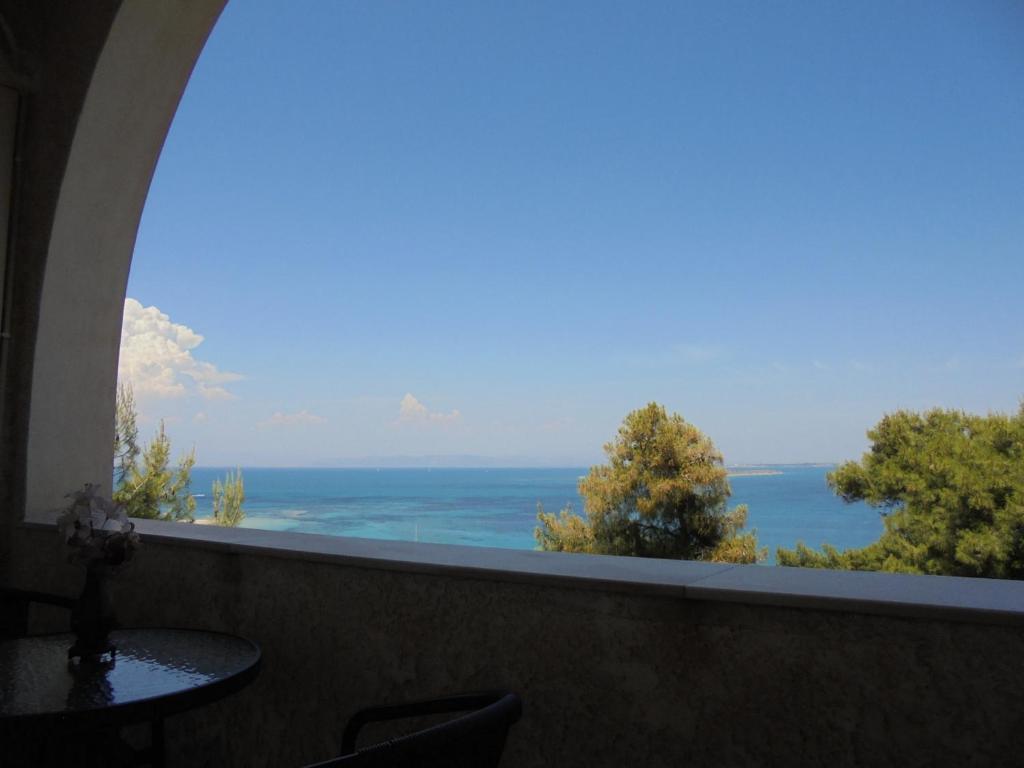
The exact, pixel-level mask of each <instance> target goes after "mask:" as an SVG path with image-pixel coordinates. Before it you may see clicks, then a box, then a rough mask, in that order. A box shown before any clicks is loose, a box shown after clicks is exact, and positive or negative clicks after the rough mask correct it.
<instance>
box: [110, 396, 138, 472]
mask: <svg viewBox="0 0 1024 768" xmlns="http://www.w3.org/2000/svg"><path fill="white" fill-rule="evenodd" d="M139 453H140V449H139V427H138V424H137V423H136V417H135V394H134V393H133V392H132V388H131V385H130V384H119V385H118V386H117V401H116V411H115V416H114V484H115V485H118V486H120V485H122V484H123V483H124V481H125V478H127V477H128V476H129V474H131V469H132V467H134V466H135V464H136V462H137V461H138V460H139Z"/></svg>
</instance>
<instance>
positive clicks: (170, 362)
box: [117, 299, 242, 400]
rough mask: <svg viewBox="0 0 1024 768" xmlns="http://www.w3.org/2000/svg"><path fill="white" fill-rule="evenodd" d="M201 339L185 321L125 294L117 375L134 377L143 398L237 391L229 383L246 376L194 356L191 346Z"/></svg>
mask: <svg viewBox="0 0 1024 768" xmlns="http://www.w3.org/2000/svg"><path fill="white" fill-rule="evenodd" d="M202 343H203V337H202V336H200V335H199V334H198V333H196V332H195V331H193V330H192V329H191V328H189V327H188V326H186V325H181V324H180V323H172V322H171V319H170V318H169V317H168V316H167V315H165V314H164V313H163V312H161V311H160V310H159V309H157V308H156V307H144V306H142V304H140V303H139V302H138V301H136V300H135V299H125V302H124V319H123V320H122V322H121V358H120V362H119V363H118V369H117V376H118V379H119V380H121V381H126V382H129V383H130V384H131V385H132V389H133V390H134V391H135V395H136V396H137V397H140V398H144V397H157V398H167V397H184V396H185V395H188V394H193V393H194V394H198V395H199V396H200V397H203V398H205V399H207V400H224V399H228V398H231V397H234V395H232V394H231V393H230V392H228V390H227V389H225V388H224V385H225V384H228V383H230V382H232V381H238V380H239V379H241V378H242V377H241V376H240V375H239V374H237V373H229V372H227V371H221V370H218V368H217V366H215V365H214V364H213V363H207V362H204V361H202V360H197V359H196V358H195V357H193V355H192V351H193V350H194V349H195V348H196V347H198V346H199V345H200V344H202Z"/></svg>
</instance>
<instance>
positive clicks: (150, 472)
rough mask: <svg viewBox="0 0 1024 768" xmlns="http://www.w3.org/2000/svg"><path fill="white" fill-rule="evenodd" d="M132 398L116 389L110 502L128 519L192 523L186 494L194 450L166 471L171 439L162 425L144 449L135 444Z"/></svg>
mask: <svg viewBox="0 0 1024 768" xmlns="http://www.w3.org/2000/svg"><path fill="white" fill-rule="evenodd" d="M136 421H137V420H136V410H135V398H134V396H133V394H132V391H131V388H130V387H129V386H127V385H122V386H121V387H119V388H118V396H117V406H116V409H115V425H114V434H115V438H114V461H115V467H114V476H115V478H114V479H115V484H116V486H117V487H116V489H115V490H114V501H116V502H118V503H119V504H123V505H124V507H125V509H126V511H127V512H128V516H129V517H143V518H150V519H156V520H183V521H186V522H192V521H193V520H195V510H196V500H195V499H194V498H193V496H192V494H191V493H190V492H189V485H190V483H191V478H192V467H193V465H194V464H195V462H196V457H195V450H192V451H189V452H188V453H187V454H185V456H183V457H182V458H181V460H180V461H179V462H178V466H177V467H176V468H174V469H172V468H170V457H171V440H170V438H169V437H167V433H166V431H165V430H164V423H163V422H162V421H161V422H160V428H159V429H158V430H157V433H156V436H155V437H154V438H153V440H152V442H150V443H149V445H147V446H145V448H140V447H139V444H138V434H139V431H138V427H137V426H136Z"/></svg>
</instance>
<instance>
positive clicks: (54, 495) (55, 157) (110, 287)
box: [0, 0, 225, 565]
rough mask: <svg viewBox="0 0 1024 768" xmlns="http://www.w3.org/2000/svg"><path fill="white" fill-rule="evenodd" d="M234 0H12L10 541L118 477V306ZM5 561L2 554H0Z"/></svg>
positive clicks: (1, 427)
mask: <svg viewBox="0 0 1024 768" xmlns="http://www.w3.org/2000/svg"><path fill="white" fill-rule="evenodd" d="M224 2H225V0H161V2H148V1H144V2H130V3H123V4H122V2H121V1H120V0H91V1H90V2H89V3H81V2H78V1H77V0H55V1H54V2H46V3H39V2H34V1H33V0H20V1H19V0H14V1H13V2H10V3H5V4H4V6H3V8H2V9H0V32H2V33H3V34H2V35H0V37H2V38H3V39H2V40H0V43H2V44H0V54H2V58H3V59H4V62H3V65H2V67H0V69H2V70H3V71H2V72H0V74H4V81H5V82H7V83H11V84H13V85H14V87H15V88H16V89H17V90H18V92H19V100H20V103H21V116H20V119H19V126H18V136H17V141H16V161H15V164H14V183H13V185H12V191H13V194H12V198H11V207H12V216H11V217H10V220H9V221H10V229H11V237H10V248H9V249H8V254H7V261H8V264H7V270H6V283H7V286H8V295H9V297H10V300H9V302H8V303H7V304H8V306H7V308H6V309H7V325H6V326H5V327H4V336H3V339H2V344H3V346H2V350H0V386H2V388H3V391H2V397H0V408H2V414H0V436H2V441H0V526H2V533H3V535H2V536H0V556H2V558H3V560H5V561H6V559H7V558H8V557H9V555H10V546H11V545H10V542H11V541H12V538H11V531H12V527H13V525H14V523H15V522H16V521H17V520H20V519H21V518H22V516H23V514H24V513H25V512H26V511H28V513H30V514H32V513H38V512H43V513H45V512H48V511H51V510H54V509H56V508H58V507H59V506H61V505H62V504H63V502H64V495H65V494H66V493H67V492H69V491H71V490H73V489H75V488H78V487H80V486H81V485H83V484H84V483H86V482H99V483H108V482H109V478H110V472H111V454H112V449H113V412H114V391H115V383H116V371H117V355H118V349H119V342H120V325H121V313H122V307H123V302H124V292H125V287H126V284H127V279H128V269H129V265H130V261H131V255H132V250H133V248H134V242H135V234H136V230H137V227H138V222H139V218H140V216H141V212H142V208H143V205H144V202H145V198H146V193H147V191H148V188H149V183H150V179H151V177H152V173H153V169H154V167H155V164H156V161H157V158H158V156H159V152H160V149H161V147H162V145H163V141H164V138H165V136H166V133H167V130H168V127H169V125H170V122H171V119H172V118H173V116H174V111H175V109H176V107H177V104H178V101H179V99H180V97H181V94H182V92H183V91H184V88H185V85H186V83H187V81H188V77H189V75H190V73H191V71H192V67H193V66H194V63H195V60H196V58H197V57H198V55H199V52H200V51H201V49H202V46H203V43H204V42H205V40H206V37H207V35H208V34H209V31H210V30H211V29H212V27H213V25H214V23H215V22H216V19H217V17H218V15H219V13H220V11H221V9H222V7H223V5H224ZM0 565H2V564H0Z"/></svg>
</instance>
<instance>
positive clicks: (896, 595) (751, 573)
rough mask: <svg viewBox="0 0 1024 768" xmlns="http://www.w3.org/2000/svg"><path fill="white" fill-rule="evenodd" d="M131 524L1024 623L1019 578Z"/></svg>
mask: <svg viewBox="0 0 1024 768" xmlns="http://www.w3.org/2000/svg"><path fill="white" fill-rule="evenodd" d="M135 523H136V529H137V531H138V532H139V533H140V534H141V535H142V537H143V539H144V541H146V542H154V543H159V544H161V545H166V546H181V547H190V548H200V549H209V550H213V551H217V552H226V553H237V554H245V555H255V556H266V557H274V558H284V559H291V560H302V561H308V562H319V563H333V564H337V565H343V566H348V567H358V568H371V569H380V570H387V571H397V572H405V573H421V574H432V575H440V576H448V577H456V578H458V577H461V578H475V579H485V580H491V581H501V582H519V583H532V584H538V585H550V586H559V587H568V588H578V589H590V590H599V591H613V592H626V593H633V594H644V595H662V596H665V595H668V596H675V597H678V598H683V599H688V600H704V601H717V602H727V603H744V604H752V605H765V606H777V607H786V608H798V609H814V610H826V611H843V612H847V613H864V614H874V615H887V616H897V617H904V618H915V619H932V620H944V621H956V622H972V623H983V624H1012V625H1024V582H1021V581H1012V580H999V579H978V578H965V577H958V576H918V575H908V574H896V573H873V572H862V571H829V570H819V569H810V568H784V567H778V566H765V565H733V564H728V563H707V562H695V561H685V560H660V559H652V558H642V557H616V556H611V555H583V554H570V553H564V552H538V551H531V550H516V549H500V548H494V547H473V546H462V545H454V544H431V543H424V542H409V541H388V540H380V539H362V538H350V537H341V536H325V535H320V534H309V533H296V532H293V531H264V530H257V529H251V528H222V527H218V526H212V525H189V524H184V523H170V522H162V521H156V520H136V521H135ZM23 525H24V526H25V527H28V528H33V529H39V528H48V529H52V528H53V521H52V519H45V518H39V517H35V518H32V519H27V520H25V521H24V523H23Z"/></svg>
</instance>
